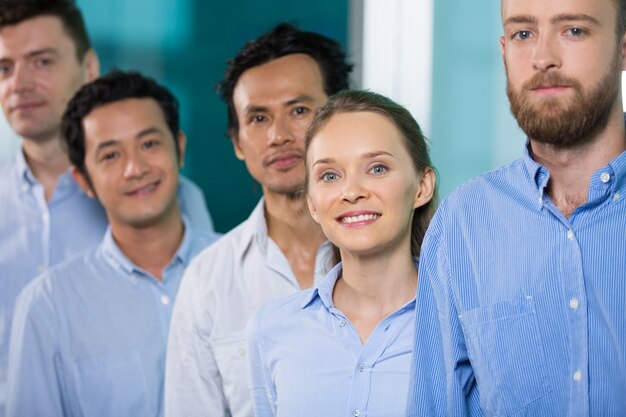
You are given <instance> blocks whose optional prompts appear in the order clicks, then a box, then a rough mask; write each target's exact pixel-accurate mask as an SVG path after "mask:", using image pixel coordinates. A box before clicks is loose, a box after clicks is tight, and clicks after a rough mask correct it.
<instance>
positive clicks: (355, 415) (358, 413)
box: [352, 408, 361, 417]
mask: <svg viewBox="0 0 626 417" xmlns="http://www.w3.org/2000/svg"><path fill="white" fill-rule="evenodd" d="M352 415H353V416H354V417H358V416H360V415H361V410H359V409H358V408H357V409H356V410H354V411H353V412H352Z"/></svg>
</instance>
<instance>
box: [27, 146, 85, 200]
mask: <svg viewBox="0 0 626 417" xmlns="http://www.w3.org/2000/svg"><path fill="white" fill-rule="evenodd" d="M15 168H16V173H17V179H18V181H19V182H20V183H21V184H22V190H24V191H29V190H30V189H31V188H32V187H33V186H35V185H38V184H39V181H38V180H37V178H35V175H34V174H33V172H32V171H31V169H30V166H28V163H27V162H26V157H25V156H24V149H22V148H20V150H19V151H17V152H16V153H15ZM70 169H71V168H68V169H67V170H66V171H65V172H64V173H63V174H61V175H59V178H58V179H57V184H56V186H55V191H54V194H55V195H56V196H57V197H59V196H61V198H62V196H63V195H66V194H68V193H71V192H73V191H74V190H78V191H80V192H82V190H81V189H80V187H79V186H78V184H76V182H75V181H74V179H73V178H72V175H71V174H70Z"/></svg>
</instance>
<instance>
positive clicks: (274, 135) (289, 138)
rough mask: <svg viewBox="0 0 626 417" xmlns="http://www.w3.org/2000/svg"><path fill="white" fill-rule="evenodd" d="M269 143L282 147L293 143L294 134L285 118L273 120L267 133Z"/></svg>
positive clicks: (280, 117)
mask: <svg viewBox="0 0 626 417" xmlns="http://www.w3.org/2000/svg"><path fill="white" fill-rule="evenodd" d="M268 139H269V142H270V145H272V146H280V145H284V144H285V143H287V142H293V141H294V134H293V130H292V128H291V125H290V123H289V121H288V120H286V118H285V117H282V116H278V117H276V118H275V119H274V122H273V123H272V127H271V128H270V131H269V138H268Z"/></svg>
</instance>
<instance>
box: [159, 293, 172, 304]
mask: <svg viewBox="0 0 626 417" xmlns="http://www.w3.org/2000/svg"><path fill="white" fill-rule="evenodd" d="M161 302H162V303H163V304H165V305H168V304H169V303H170V297H168V296H167V295H165V294H163V295H162V296H161Z"/></svg>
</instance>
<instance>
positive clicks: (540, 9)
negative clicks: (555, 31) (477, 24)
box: [502, 0, 621, 23]
mask: <svg viewBox="0 0 626 417" xmlns="http://www.w3.org/2000/svg"><path fill="white" fill-rule="evenodd" d="M617 1H621V0H502V22H503V23H506V21H507V19H509V18H511V17H514V16H532V17H535V18H538V19H541V18H547V19H550V18H553V17H555V16H558V15H587V16H590V17H593V18H595V19H596V20H598V21H600V22H602V23H612V22H614V21H616V13H617Z"/></svg>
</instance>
